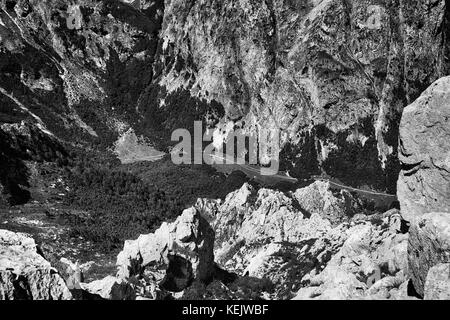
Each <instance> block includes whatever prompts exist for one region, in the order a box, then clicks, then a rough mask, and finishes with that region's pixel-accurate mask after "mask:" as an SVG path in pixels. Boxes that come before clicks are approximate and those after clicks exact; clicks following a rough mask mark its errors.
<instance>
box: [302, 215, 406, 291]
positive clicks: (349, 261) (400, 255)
mask: <svg viewBox="0 0 450 320" xmlns="http://www.w3.org/2000/svg"><path fill="white" fill-rule="evenodd" d="M346 234H347V239H346V241H345V242H344V244H343V245H342V247H341V248H340V249H339V251H338V252H337V253H336V254H335V255H333V257H332V258H331V260H330V261H329V262H328V264H327V265H326V267H325V269H324V270H323V271H321V272H319V273H318V274H317V272H316V271H315V270H313V271H312V272H311V273H310V274H308V275H307V276H305V277H304V278H303V281H302V285H303V286H304V287H303V288H302V289H300V290H299V291H298V293H297V296H296V298H295V299H298V300H304V299H324V300H329V299H333V300H336V299H337V300H347V299H367V298H371V299H374V298H375V299H396V298H397V297H398V291H399V289H400V286H402V285H403V284H404V283H405V282H407V277H406V275H405V273H404V270H405V268H406V265H407V243H408V240H407V235H404V234H399V233H396V232H393V231H392V230H391V228H389V221H388V220H387V219H386V220H385V221H383V223H382V224H381V225H374V224H372V223H369V222H365V223H364V222H363V223H358V224H356V225H354V226H353V227H351V228H349V229H347V230H346ZM402 289H403V290H404V289H405V286H403V288H402ZM403 295H404V296H407V295H406V291H404V292H403Z"/></svg>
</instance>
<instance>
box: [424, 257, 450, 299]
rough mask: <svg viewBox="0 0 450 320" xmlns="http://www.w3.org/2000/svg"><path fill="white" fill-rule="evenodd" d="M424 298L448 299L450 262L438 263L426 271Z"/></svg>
mask: <svg viewBox="0 0 450 320" xmlns="http://www.w3.org/2000/svg"><path fill="white" fill-rule="evenodd" d="M424 292H425V295H424V299H425V300H450V263H440V264H438V265H435V266H434V267H432V268H431V269H430V271H428V276H427V281H426V282H425V289H424Z"/></svg>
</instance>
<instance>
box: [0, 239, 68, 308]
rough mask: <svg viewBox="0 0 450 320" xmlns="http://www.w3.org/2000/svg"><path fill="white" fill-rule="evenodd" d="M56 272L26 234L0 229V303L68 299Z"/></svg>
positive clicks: (63, 284)
mask: <svg viewBox="0 0 450 320" xmlns="http://www.w3.org/2000/svg"><path fill="white" fill-rule="evenodd" d="M71 299H72V294H71V293H70V291H69V289H68V288H67V286H66V284H65V282H64V280H63V278H62V277H61V276H60V275H59V274H58V272H57V271H56V269H54V268H52V266H51V265H50V263H49V262H48V261H47V260H45V259H44V258H43V257H42V256H41V255H40V254H39V253H38V248H37V246H36V243H35V242H34V240H33V239H32V238H30V237H28V236H27V235H25V234H20V233H14V232H10V231H6V230H0V300H71Z"/></svg>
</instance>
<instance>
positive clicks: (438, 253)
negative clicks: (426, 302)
mask: <svg viewBox="0 0 450 320" xmlns="http://www.w3.org/2000/svg"><path fill="white" fill-rule="evenodd" d="M449 261H450V215H449V214H448V213H445V212H444V213H429V214H426V215H423V216H422V217H421V218H419V219H418V220H417V221H416V222H415V224H414V225H412V227H411V230H410V237H409V244H408V266H409V267H408V270H409V275H410V277H411V279H412V282H413V285H414V288H415V290H416V291H417V293H418V294H419V295H420V296H421V297H423V296H424V294H425V291H424V290H425V289H424V288H425V283H426V280H427V276H428V273H429V271H430V269H431V268H433V267H434V266H436V265H437V264H440V263H448V262H449Z"/></svg>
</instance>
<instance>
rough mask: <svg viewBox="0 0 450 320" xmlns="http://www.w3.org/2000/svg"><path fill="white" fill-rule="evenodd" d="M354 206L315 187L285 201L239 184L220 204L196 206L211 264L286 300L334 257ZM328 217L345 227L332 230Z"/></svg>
mask: <svg viewBox="0 0 450 320" xmlns="http://www.w3.org/2000/svg"><path fill="white" fill-rule="evenodd" d="M345 196H347V198H346V197H345ZM358 203H359V202H358V199H357V198H354V197H353V196H351V195H350V194H348V195H346V194H345V195H344V194H343V193H339V192H336V193H333V192H331V191H330V190H329V185H328V184H327V183H322V182H316V183H314V184H312V185H311V186H309V187H307V188H304V189H300V190H297V191H296V192H294V193H292V194H290V195H287V194H284V193H282V192H280V191H275V190H270V189H260V190H258V191H257V190H255V189H254V188H253V187H252V186H250V185H249V184H244V185H243V186H242V188H241V189H239V190H237V191H235V192H233V193H231V194H229V195H228V196H227V197H226V199H225V201H224V202H223V203H219V204H218V203H217V202H214V203H209V205H207V204H205V203H204V202H202V203H200V204H198V205H201V207H202V208H204V211H205V212H207V213H206V214H207V215H208V216H209V217H211V218H210V219H211V221H212V222H211V223H212V226H213V227H214V230H215V231H216V242H215V257H216V262H217V263H218V264H219V265H220V266H221V267H222V268H224V269H226V270H229V271H231V272H234V273H237V274H238V275H241V276H249V277H254V278H258V279H268V280H270V281H271V282H272V284H273V286H274V292H273V295H272V296H273V297H274V298H277V299H286V298H290V297H292V296H293V292H296V291H297V290H298V289H299V288H300V283H301V279H302V278H303V276H305V275H306V274H308V273H309V272H310V271H311V270H317V271H320V270H321V268H322V267H324V266H326V264H327V262H328V261H329V260H330V259H331V258H332V256H333V255H334V254H335V253H336V252H338V250H339V249H340V248H341V246H342V245H343V243H344V242H345V241H346V240H347V238H348V237H349V235H350V234H348V233H347V232H346V230H347V229H348V228H349V224H348V222H349V221H350V217H351V216H352V215H353V214H355V213H356V207H357V206H353V205H352V204H358ZM207 208H210V209H212V212H210V211H208V210H207ZM332 208H334V209H335V211H334V212H333V215H332V216H330V217H328V215H327V214H330V215H331V213H332V210H333V209H332ZM333 217H340V219H341V220H342V221H347V223H344V224H340V225H336V223H335V226H334V227H333V225H332V223H331V222H330V220H332V218H333ZM327 218H330V220H328V219H327ZM333 222H336V220H335V221H333Z"/></svg>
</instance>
